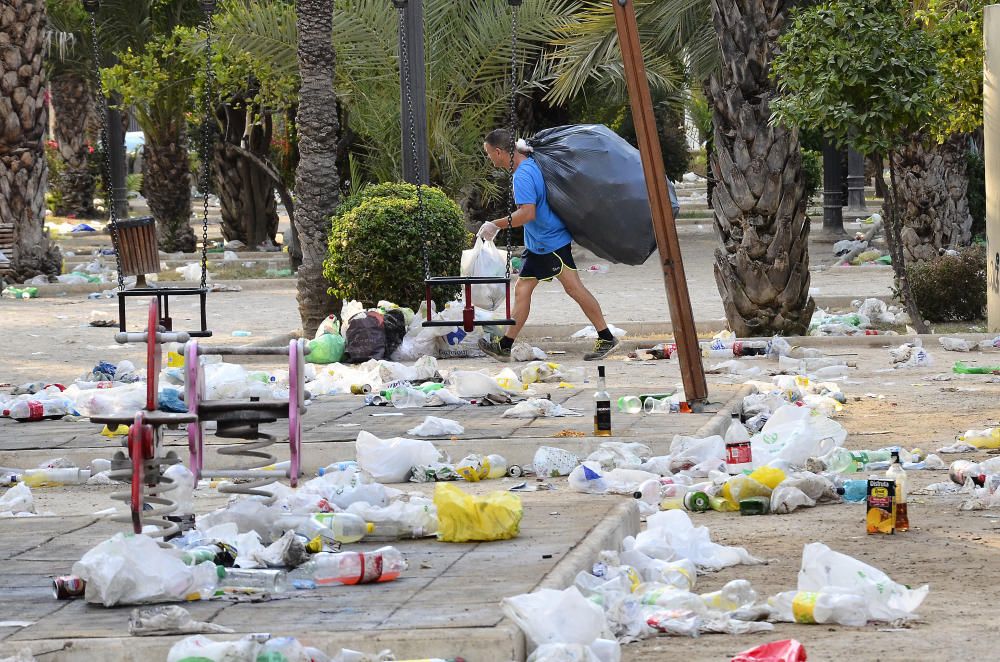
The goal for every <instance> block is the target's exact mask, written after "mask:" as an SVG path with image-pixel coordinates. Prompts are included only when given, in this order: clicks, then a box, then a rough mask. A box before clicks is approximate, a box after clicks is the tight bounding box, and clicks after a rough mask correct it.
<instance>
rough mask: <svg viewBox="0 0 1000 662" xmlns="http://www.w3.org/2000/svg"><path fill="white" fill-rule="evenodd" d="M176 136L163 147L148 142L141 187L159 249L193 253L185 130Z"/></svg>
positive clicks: (144, 149) (143, 160) (144, 153)
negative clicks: (151, 215) (152, 219)
mask: <svg viewBox="0 0 1000 662" xmlns="http://www.w3.org/2000/svg"><path fill="white" fill-rule="evenodd" d="M177 134H178V135H176V136H174V139H173V140H171V141H169V142H166V143H164V144H158V143H154V142H152V141H149V140H148V139H147V142H146V144H145V146H144V147H143V152H142V188H143V191H144V193H145V195H146V202H147V203H149V211H150V212H151V213H152V214H153V218H155V219H156V227H157V234H158V236H159V240H160V250H163V251H166V252H168V253H175V252H178V251H180V252H184V253H192V252H194V249H195V237H194V231H193V230H192V229H191V174H190V170H189V166H188V153H187V148H186V143H187V140H186V136H185V133H184V130H183V129H180V130H178V132H177Z"/></svg>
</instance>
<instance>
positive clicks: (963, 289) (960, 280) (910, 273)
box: [906, 245, 986, 322]
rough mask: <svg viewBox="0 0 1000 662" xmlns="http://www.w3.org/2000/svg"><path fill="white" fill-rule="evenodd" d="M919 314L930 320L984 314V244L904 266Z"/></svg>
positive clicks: (959, 319) (963, 319) (938, 320)
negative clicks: (956, 253)
mask: <svg viewBox="0 0 1000 662" xmlns="http://www.w3.org/2000/svg"><path fill="white" fill-rule="evenodd" d="M906 276H907V278H909V280H910V288H911V289H912V290H913V297H914V298H915V299H916V301H917V308H918V309H919V310H920V314H921V315H923V316H924V317H925V318H926V319H927V320H929V321H931V322H963V321H968V320H978V319H982V318H983V316H984V315H985V313H986V247H985V246H982V245H979V246H970V247H968V248H962V249H959V252H958V255H942V256H940V257H936V258H934V259H933V260H926V261H924V262H914V263H912V264H907V265H906Z"/></svg>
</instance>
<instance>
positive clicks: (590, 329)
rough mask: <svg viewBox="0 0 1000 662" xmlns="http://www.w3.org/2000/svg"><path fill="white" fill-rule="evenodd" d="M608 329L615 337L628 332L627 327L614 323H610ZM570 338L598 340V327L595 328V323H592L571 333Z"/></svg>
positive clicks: (620, 336)
mask: <svg viewBox="0 0 1000 662" xmlns="http://www.w3.org/2000/svg"><path fill="white" fill-rule="evenodd" d="M608 330H609V331H611V335H613V336H614V337H615V338H624V337H625V334H626V333H628V331H626V330H625V329H619V328H618V327H617V326H615V325H614V324H608ZM570 338H583V339H585V340H596V339H597V329H595V328H594V325H593V324H591V325H590V326H585V327H583V328H582V329H580V330H579V331H577V332H576V333H574V334H573V335H571V336H570Z"/></svg>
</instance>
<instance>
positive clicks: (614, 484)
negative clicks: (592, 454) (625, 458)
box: [569, 461, 659, 495]
mask: <svg viewBox="0 0 1000 662" xmlns="http://www.w3.org/2000/svg"><path fill="white" fill-rule="evenodd" d="M658 478H659V476H657V475H656V474H651V473H649V472H648V471H639V470H638V469H612V470H611V471H605V470H604V469H603V468H602V467H601V465H600V464H599V463H597V462H591V461H586V462H584V463H583V464H581V465H579V466H578V467H576V468H575V469H573V471H571V472H570V474H569V486H570V488H571V489H573V490H576V491H577V492H584V493H587V494H627V495H632V494H634V493H635V492H636V490H638V489H639V485H641V484H642V483H644V482H646V481H647V480H656V479H658Z"/></svg>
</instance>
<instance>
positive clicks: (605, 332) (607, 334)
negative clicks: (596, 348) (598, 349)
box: [597, 327, 615, 342]
mask: <svg viewBox="0 0 1000 662" xmlns="http://www.w3.org/2000/svg"><path fill="white" fill-rule="evenodd" d="M597 337H598V338H600V339H601V340H607V341H608V342H611V341H613V340H614V339H615V336H614V334H613V333H611V331H610V330H609V329H608V328H607V327H604V328H603V329H601V330H600V331H598V332H597Z"/></svg>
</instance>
